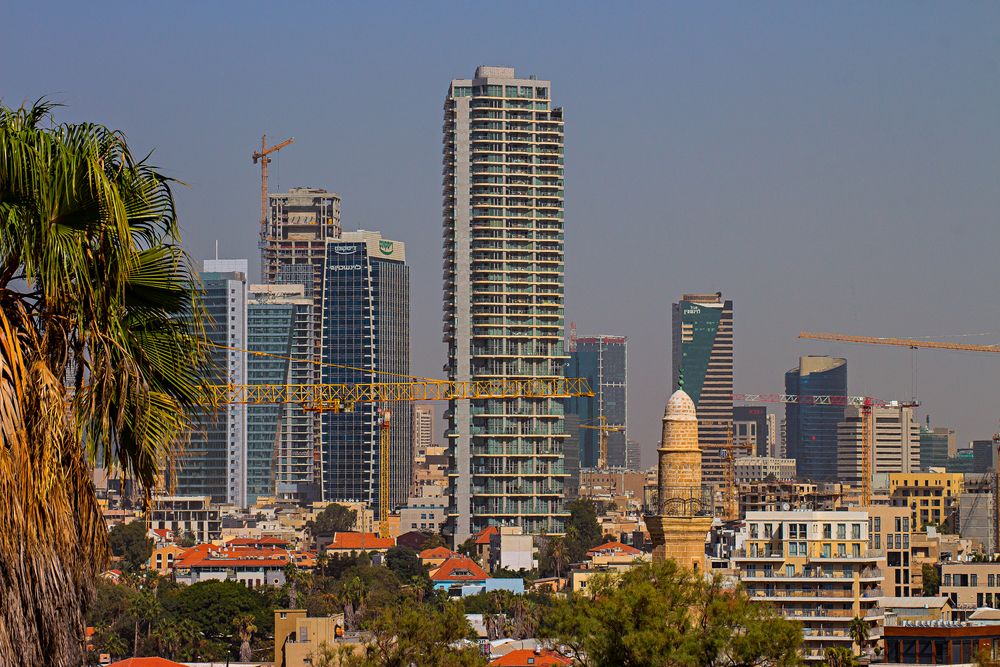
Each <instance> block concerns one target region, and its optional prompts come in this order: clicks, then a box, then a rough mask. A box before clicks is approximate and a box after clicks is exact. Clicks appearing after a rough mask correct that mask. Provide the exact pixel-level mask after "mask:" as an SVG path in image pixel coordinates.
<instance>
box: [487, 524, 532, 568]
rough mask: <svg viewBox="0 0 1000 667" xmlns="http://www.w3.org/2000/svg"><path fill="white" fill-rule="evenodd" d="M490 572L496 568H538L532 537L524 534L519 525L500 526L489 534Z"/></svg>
mask: <svg viewBox="0 0 1000 667" xmlns="http://www.w3.org/2000/svg"><path fill="white" fill-rule="evenodd" d="M488 562H489V568H490V572H495V571H496V570H508V571H511V572H517V571H519V570H527V571H530V570H535V569H537V568H538V549H537V548H536V547H535V545H534V537H533V536H531V535H525V534H524V530H523V529H522V528H521V527H520V526H501V527H500V529H499V531H498V532H495V533H492V534H491V535H490V558H489V561H488Z"/></svg>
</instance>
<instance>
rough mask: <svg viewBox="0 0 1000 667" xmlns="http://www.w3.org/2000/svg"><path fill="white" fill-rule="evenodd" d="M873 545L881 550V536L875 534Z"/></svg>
mask: <svg viewBox="0 0 1000 667" xmlns="http://www.w3.org/2000/svg"><path fill="white" fill-rule="evenodd" d="M874 543H875V544H874V546H875V548H876V549H881V548H882V536H881V535H879V534H878V533H875V539H874Z"/></svg>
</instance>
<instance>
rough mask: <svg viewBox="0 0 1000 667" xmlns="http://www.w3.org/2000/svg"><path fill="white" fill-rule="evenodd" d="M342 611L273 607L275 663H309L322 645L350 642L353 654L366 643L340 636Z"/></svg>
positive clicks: (290, 666)
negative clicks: (315, 612)
mask: <svg viewBox="0 0 1000 667" xmlns="http://www.w3.org/2000/svg"><path fill="white" fill-rule="evenodd" d="M343 628H344V615H343V614H333V615H331V616H321V617H314V616H308V615H307V613H306V610H305V609H276V610H275V611H274V667H308V666H309V665H312V664H315V662H316V659H317V657H318V656H317V654H318V653H319V652H320V651H322V650H323V649H324V648H325V647H327V646H329V647H334V646H337V645H340V644H346V645H348V646H351V647H352V648H353V650H354V654H355V655H362V654H363V653H364V649H365V645H364V644H361V643H357V642H351V641H350V640H347V639H346V638H345V637H344V636H343V632H342V630H343Z"/></svg>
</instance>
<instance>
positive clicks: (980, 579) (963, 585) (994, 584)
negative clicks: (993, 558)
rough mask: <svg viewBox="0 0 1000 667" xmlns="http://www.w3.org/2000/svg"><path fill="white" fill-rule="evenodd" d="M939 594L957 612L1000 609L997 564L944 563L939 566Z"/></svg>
mask: <svg viewBox="0 0 1000 667" xmlns="http://www.w3.org/2000/svg"><path fill="white" fill-rule="evenodd" d="M941 595H946V596H948V597H949V598H951V602H952V604H953V605H954V606H955V608H956V609H963V608H964V609H965V610H966V611H968V610H970V609H972V608H977V609H978V608H979V607H991V608H993V609H1000V562H997V563H975V562H972V561H962V562H956V561H952V562H947V563H943V564H942V565H941Z"/></svg>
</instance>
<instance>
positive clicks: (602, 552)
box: [587, 542, 650, 567]
mask: <svg viewBox="0 0 1000 667" xmlns="http://www.w3.org/2000/svg"><path fill="white" fill-rule="evenodd" d="M587 560H588V561H589V562H590V564H591V565H593V566H595V567H601V566H604V565H631V564H633V563H635V562H636V561H647V562H648V561H649V560H650V554H648V553H645V552H643V551H640V550H639V549H636V548H635V547H630V546H629V545H627V544H622V543H621V542H605V543H604V544H601V545H599V546H596V547H594V548H593V549H590V550H588V551H587Z"/></svg>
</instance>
